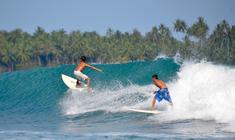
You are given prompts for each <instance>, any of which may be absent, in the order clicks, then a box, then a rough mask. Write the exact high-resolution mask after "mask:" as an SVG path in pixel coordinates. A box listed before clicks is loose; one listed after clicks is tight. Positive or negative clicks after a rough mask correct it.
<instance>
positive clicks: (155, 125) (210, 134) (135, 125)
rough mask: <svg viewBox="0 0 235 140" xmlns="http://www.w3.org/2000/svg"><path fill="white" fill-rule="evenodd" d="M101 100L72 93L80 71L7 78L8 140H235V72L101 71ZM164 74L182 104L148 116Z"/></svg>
mask: <svg viewBox="0 0 235 140" xmlns="http://www.w3.org/2000/svg"><path fill="white" fill-rule="evenodd" d="M96 66H97V67H100V68H102V69H103V70H104V73H97V72H94V71H91V70H86V71H85V73H86V74H87V75H88V76H90V77H91V78H92V87H93V89H94V90H95V92H94V94H90V93H86V92H76V91H70V90H68V88H67V87H66V86H65V85H64V83H63V82H62V80H61V78H60V75H61V74H62V73H64V74H67V75H70V76H73V69H74V67H75V65H62V66H58V67H54V68H35V69H32V70H25V71H16V72H12V73H2V74H0V139H24V140H27V139H56V140H58V139H61V140H63V139H235V68H234V67H229V66H223V65H216V64H212V63H209V62H197V63H196V62H195V63H194V62H185V63H183V64H178V63H176V62H175V61H174V60H173V59H169V58H160V59H157V60H156V61H151V62H134V63H127V64H106V65H103V64H96ZM153 73H157V74H158V75H159V77H160V78H161V79H163V80H164V81H166V82H167V85H168V87H169V90H170V94H171V96H172V100H173V102H174V107H173V108H169V107H168V104H167V103H166V102H164V101H163V102H161V103H159V104H158V105H157V108H158V109H159V110H161V111H162V113H161V114H158V115H150V114H141V113H134V112H128V111H126V108H127V107H132V108H141V109H148V108H150V104H151V100H152V97H153V94H152V92H153V91H154V90H155V89H156V88H155V87H154V86H153V85H152V84H151V75H152V74H153Z"/></svg>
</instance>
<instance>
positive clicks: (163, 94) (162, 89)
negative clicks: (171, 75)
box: [151, 74, 173, 110]
mask: <svg viewBox="0 0 235 140" xmlns="http://www.w3.org/2000/svg"><path fill="white" fill-rule="evenodd" d="M152 81H153V84H154V85H155V86H157V87H158V88H159V90H158V91H155V92H154V94H155V96H154V98H153V101H152V108H151V109H152V110H154V107H155V103H156V100H157V101H158V102H161V101H162V99H164V100H166V101H168V102H169V103H170V105H171V106H173V103H172V100H171V96H170V93H169V91H168V89H167V87H166V84H165V83H164V82H163V81H162V80H159V79H158V75H156V74H154V75H153V76H152Z"/></svg>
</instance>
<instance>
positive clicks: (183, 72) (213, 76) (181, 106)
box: [61, 62, 235, 132]
mask: <svg viewBox="0 0 235 140" xmlns="http://www.w3.org/2000/svg"><path fill="white" fill-rule="evenodd" d="M167 85H168V87H169V90H170V94H171V96H172V100H173V102H174V109H173V111H171V112H168V113H166V114H165V115H163V116H164V117H163V118H161V120H162V121H164V120H165V121H171V120H183V119H203V120H215V121H216V122H219V123H226V124H229V127H227V129H229V130H230V131H233V132H234V131H235V129H234V128H235V127H233V126H234V125H233V124H235V123H234V122H235V68H231V67H228V66H222V65H214V64H212V63H209V62H200V63H184V64H183V65H182V67H181V69H180V71H179V72H178V74H177V77H176V78H175V79H174V80H172V81H171V82H168V83H167ZM119 87H120V88H119V89H116V90H111V89H109V88H108V87H107V88H106V89H104V90H102V91H96V92H95V93H94V94H93V95H89V93H68V95H67V96H66V97H65V98H64V99H63V100H62V101H61V105H62V107H63V111H64V113H65V114H78V113H84V112H91V111H96V110H104V111H116V112H118V111H123V108H125V107H134V108H149V107H150V104H151V100H152V98H151V97H152V96H153V94H152V92H153V90H154V89H155V87H154V86H153V85H147V86H138V85H130V86H127V87H122V86H120V85H119ZM162 106H165V103H164V102H163V105H162ZM160 107H161V105H160ZM152 119H154V117H152Z"/></svg>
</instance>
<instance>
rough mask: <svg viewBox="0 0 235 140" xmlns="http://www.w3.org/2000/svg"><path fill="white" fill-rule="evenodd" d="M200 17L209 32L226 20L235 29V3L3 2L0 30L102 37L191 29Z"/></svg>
mask: <svg viewBox="0 0 235 140" xmlns="http://www.w3.org/2000/svg"><path fill="white" fill-rule="evenodd" d="M199 16H202V17H204V18H205V20H206V22H207V24H208V25H209V28H210V29H213V28H214V27H215V26H216V24H218V23H219V22H220V21H222V20H223V19H225V20H227V21H228V22H229V23H230V24H231V25H235V0H0V30H7V31H11V30H13V29H16V28H21V29H23V30H24V31H27V32H29V33H33V32H34V31H35V29H36V27H37V26H41V27H43V28H44V29H45V30H46V31H52V30H58V29H62V28H63V29H65V30H66V31H67V32H71V31H73V30H81V31H97V32H98V33H100V34H105V33H106V31H107V28H113V29H115V30H117V29H118V30H120V31H122V32H126V31H127V32H131V31H132V30H133V29H134V28H137V29H138V30H139V31H141V32H142V33H145V32H147V31H150V30H151V28H152V27H153V26H158V25H159V24H161V23H163V24H165V25H166V26H168V27H170V28H171V29H173V23H174V21H175V20H176V19H183V20H185V21H186V22H187V23H188V24H189V25H191V24H192V23H193V22H195V21H196V20H197V17H199Z"/></svg>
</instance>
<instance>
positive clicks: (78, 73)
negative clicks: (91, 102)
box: [74, 56, 102, 89]
mask: <svg viewBox="0 0 235 140" xmlns="http://www.w3.org/2000/svg"><path fill="white" fill-rule="evenodd" d="M86 67H89V68H91V69H93V70H96V71H99V72H102V70H101V69H98V68H96V67H94V66H91V65H90V64H88V63H86V57H85V56H82V57H81V58H80V62H79V64H78V66H77V67H76V69H75V70H74V75H75V76H76V77H77V87H81V82H80V79H83V80H85V81H86V85H87V88H88V89H90V78H89V77H88V76H87V75H85V74H84V73H83V70H84V69H85V68H86Z"/></svg>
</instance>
